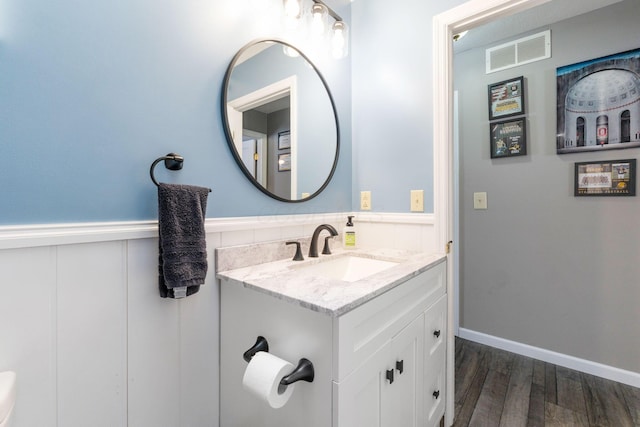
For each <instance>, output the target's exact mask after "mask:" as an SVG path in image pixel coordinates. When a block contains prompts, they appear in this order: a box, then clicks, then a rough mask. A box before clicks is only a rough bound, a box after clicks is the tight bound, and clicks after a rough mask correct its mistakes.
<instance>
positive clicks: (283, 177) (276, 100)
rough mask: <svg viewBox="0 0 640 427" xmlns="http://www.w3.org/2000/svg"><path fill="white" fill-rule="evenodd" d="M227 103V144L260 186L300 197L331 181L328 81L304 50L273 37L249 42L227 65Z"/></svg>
mask: <svg viewBox="0 0 640 427" xmlns="http://www.w3.org/2000/svg"><path fill="white" fill-rule="evenodd" d="M285 52H286V53H285ZM291 52H294V53H295V54H294V55H291ZM222 103H223V108H222V111H223V116H224V117H223V121H224V125H225V132H226V135H227V141H228V143H229V147H230V148H231V151H232V153H233V155H234V158H235V159H236V162H237V163H238V166H240V168H241V169H242V171H243V173H244V174H245V175H246V176H247V178H249V179H250V180H251V182H252V183H253V184H254V185H256V186H257V187H258V188H259V189H260V190H261V191H262V192H264V193H266V194H268V195H269V196H271V197H273V198H275V199H278V200H281V201H295V202H299V201H303V200H308V199H310V198H312V197H315V196H316V195H318V194H319V193H320V192H321V191H322V190H323V189H324V188H325V187H326V186H327V184H328V183H329V180H330V179H331V177H332V175H333V172H334V171H335V167H336V163H337V160H338V152H339V133H338V132H339V128H338V120H337V115H336V111H335V105H334V102H333V98H332V96H331V93H330V92H329V89H328V87H327V85H326V82H325V81H324V79H323V78H322V76H321V75H320V73H319V72H318V71H317V70H316V69H315V67H314V66H313V64H311V62H310V61H309V60H308V59H307V58H306V57H305V56H304V55H303V54H302V53H300V52H299V51H297V50H296V49H295V48H293V47H292V46H290V45H288V44H286V43H283V42H279V41H275V40H263V41H258V42H254V43H251V44H249V45H247V46H245V47H244V48H243V49H241V50H240V52H238V54H237V55H236V56H235V57H234V59H233V61H232V62H231V64H230V65H229V68H228V70H227V74H226V76H225V81H224V88H223V97H222Z"/></svg>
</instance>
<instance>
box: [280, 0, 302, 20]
mask: <svg viewBox="0 0 640 427" xmlns="http://www.w3.org/2000/svg"><path fill="white" fill-rule="evenodd" d="M282 5H283V7H284V16H285V17H286V18H287V19H300V17H301V16H302V0H282Z"/></svg>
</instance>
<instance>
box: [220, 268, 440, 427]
mask: <svg viewBox="0 0 640 427" xmlns="http://www.w3.org/2000/svg"><path fill="white" fill-rule="evenodd" d="M405 277H407V279H402V280H399V281H397V282H396V283H395V284H394V285H393V286H392V287H391V288H390V289H388V290H386V291H384V292H381V293H378V294H376V296H374V297H373V298H365V299H364V300H363V302H362V303H358V304H354V305H353V306H351V307H355V308H351V307H349V309H348V310H342V311H339V312H327V311H326V310H324V311H323V310H321V309H318V308H317V307H315V306H313V305H311V304H310V303H309V302H308V301H305V300H303V299H300V300H292V299H291V297H290V296H288V295H284V296H280V295H279V294H278V292H277V291H276V290H274V289H273V288H270V289H266V288H260V287H258V286H257V285H256V283H258V282H257V281H255V282H251V281H249V280H248V279H247V278H246V276H244V278H243V279H241V278H240V275H237V276H234V273H233V271H227V272H224V271H223V272H221V273H219V278H220V279H221V367H220V426H221V427H236V426H238V427H240V426H248V425H255V426H262V427H271V426H273V427H276V426H278V427H298V426H303V425H304V426H305V427H382V426H384V427H431V426H438V425H439V422H440V419H441V418H442V415H443V414H444V409H445V396H446V390H445V378H446V370H445V362H446V354H445V353H446V337H447V333H446V320H447V315H446V310H447V295H446V262H444V258H437V259H436V260H435V261H433V262H432V263H431V264H430V265H428V266H427V267H425V268H422V269H421V270H420V273H419V274H416V273H413V274H408V275H407V276H405ZM300 286H301V287H304V286H305V283H300ZM340 286H347V287H348V286H352V285H351V284H348V283H342V284H341V285H340ZM345 289H346V288H345ZM257 336H264V337H265V338H266V339H267V341H268V342H269V351H270V352H271V353H273V354H274V355H276V356H278V357H281V358H283V359H286V360H289V361H291V362H292V363H294V364H295V363H296V362H297V361H298V359H299V358H301V357H305V358H307V359H309V360H311V362H313V364H314V368H315V379H314V381H313V382H312V383H299V384H297V385H296V388H295V390H294V392H293V394H292V397H291V399H290V400H289V401H288V402H287V404H286V405H285V406H284V407H282V408H280V409H273V408H271V407H269V405H267V404H265V403H264V402H261V401H259V400H258V399H256V398H254V397H253V396H251V395H249V394H248V393H247V392H246V390H244V389H243V387H242V377H243V374H244V371H245V369H246V366H247V364H246V362H244V360H242V353H243V352H244V351H245V350H247V349H248V348H249V347H250V346H251V345H252V344H253V343H254V342H255V339H256V337H257ZM434 392H436V394H435V395H434Z"/></svg>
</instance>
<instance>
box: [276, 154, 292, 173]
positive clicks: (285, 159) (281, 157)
mask: <svg viewBox="0 0 640 427" xmlns="http://www.w3.org/2000/svg"><path fill="white" fill-rule="evenodd" d="M290 170H291V153H285V154H278V172H286V171H290Z"/></svg>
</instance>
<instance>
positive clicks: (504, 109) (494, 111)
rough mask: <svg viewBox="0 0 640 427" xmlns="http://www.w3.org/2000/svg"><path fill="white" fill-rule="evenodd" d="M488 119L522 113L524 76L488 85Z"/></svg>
mask: <svg viewBox="0 0 640 427" xmlns="http://www.w3.org/2000/svg"><path fill="white" fill-rule="evenodd" d="M488 95H489V121H492V120H497V119H504V118H506V117H511V116H518V115H520V114H524V77H522V76H520V77H516V78H513V79H509V80H504V81H501V82H498V83H493V84H490V85H489V94H488Z"/></svg>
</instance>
